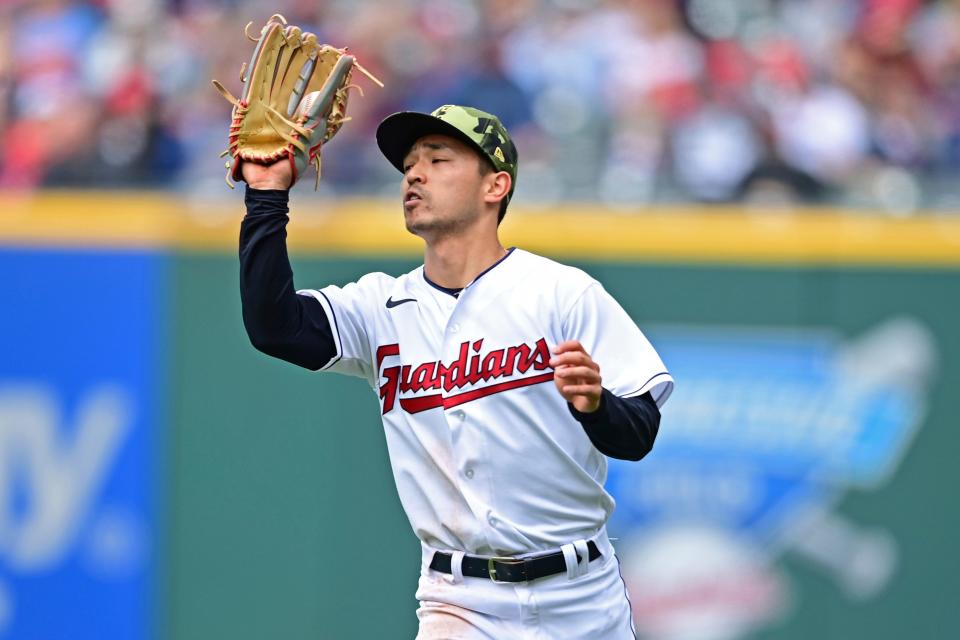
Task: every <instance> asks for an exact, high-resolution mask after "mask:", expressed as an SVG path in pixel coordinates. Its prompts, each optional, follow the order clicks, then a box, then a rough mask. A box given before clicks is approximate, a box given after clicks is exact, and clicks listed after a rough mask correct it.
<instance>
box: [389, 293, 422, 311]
mask: <svg viewBox="0 0 960 640" xmlns="http://www.w3.org/2000/svg"><path fill="white" fill-rule="evenodd" d="M416 301H417V300H416V298H404V299H403V300H394V299H393V296H390V297H389V298H387V309H393V308H394V307H397V306H400V305H401V304H403V303H404V302H416Z"/></svg>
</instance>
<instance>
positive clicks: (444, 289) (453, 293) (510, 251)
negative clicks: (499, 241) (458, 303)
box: [423, 247, 516, 298]
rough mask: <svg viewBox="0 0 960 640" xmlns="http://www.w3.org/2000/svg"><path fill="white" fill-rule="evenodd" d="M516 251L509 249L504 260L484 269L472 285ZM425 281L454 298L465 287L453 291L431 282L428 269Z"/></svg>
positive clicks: (471, 282)
mask: <svg viewBox="0 0 960 640" xmlns="http://www.w3.org/2000/svg"><path fill="white" fill-rule="evenodd" d="M514 249H516V247H510V248H509V249H507V253H506V254H504V256H503V257H502V258H500V259H499V260H497V261H496V262H494V263H493V264H492V265H490V266H489V267H487V268H486V269H484V270H483V271H481V272H480V275H478V276H477V277H476V278H474V279H473V280H472V281H470V284H473V283H474V282H476V281H477V280H479V279H480V278H482V277H483V276H485V275H487V274H488V273H490V271H492V270H493V268H494V267H496V266H497V265H499V264H500V263H501V262H503V261H504V260H506V259H507V258H509V257H510V254H511V253H513V250H514ZM423 279H424V280H426V281H427V284H428V285H430V286H431V287H433V288H434V289H437V290H438V291H442V292H443V293H445V294H447V295H449V296H453V297H454V298H456V297H457V296H459V295H460V292H461V291H463V287H460V288H459V289H452V288H450V287H441V286H440V285H439V284H437V283H436V282H434V281H433V280H431V279H430V278H428V277H427V270H426V269H424V270H423ZM468 286H469V285H468Z"/></svg>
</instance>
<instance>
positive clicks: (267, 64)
mask: <svg viewBox="0 0 960 640" xmlns="http://www.w3.org/2000/svg"><path fill="white" fill-rule="evenodd" d="M250 24H252V23H250ZM250 24H248V25H247V29H249V27H250ZM247 37H248V38H249V39H251V40H253V41H254V42H256V43H257V46H256V48H255V49H254V50H253V57H252V58H251V59H250V64H249V66H248V65H247V64H246V63H245V64H244V65H243V66H242V67H241V69H240V81H241V82H243V93H242V94H241V97H240V98H239V99H238V98H236V97H234V96H233V94H231V93H230V92H229V91H228V90H227V89H226V88H225V87H224V86H223V85H222V84H220V83H219V82H218V81H216V80H214V81H213V84H214V86H215V87H216V88H217V90H218V91H219V92H220V93H221V94H222V95H223V97H225V98H226V99H227V100H229V101H230V103H231V104H232V105H233V122H232V123H231V124H230V146H229V147H228V148H227V149H226V150H225V151H224V152H223V153H222V154H221V156H220V157H224V156H227V155H229V156H230V157H231V159H230V160H229V161H227V163H226V168H227V178H226V179H227V184H228V185H229V186H230V188H233V183H232V182H231V178H232V179H233V180H238V181H239V180H242V179H243V177H242V174H241V171H240V165H241V164H242V163H243V162H255V163H258V164H272V163H274V162H276V161H278V160H282V159H284V158H286V159H287V160H288V161H289V162H290V168H291V169H292V170H293V182H294V183H295V182H296V181H297V180H298V179H299V178H300V176H301V175H303V172H304V170H306V168H307V166H309V165H313V166H314V167H315V168H316V170H317V185H319V183H320V146H321V145H322V144H323V143H324V142H326V141H327V140H329V139H330V138H332V137H333V136H334V135H336V133H337V132H338V131H339V130H340V127H341V126H342V125H343V123H344V122H346V121H347V120H349V118H348V117H347V115H346V112H347V97H348V93H349V90H350V89H351V88H357V87H356V85H351V84H350V78H351V75H352V73H353V69H354V68H357V69H359V70H360V71H361V72H362V73H364V74H365V75H367V76H368V77H369V78H370V79H371V80H373V81H374V82H375V83H377V84H378V85H380V86H381V87H382V86H383V84H382V83H381V82H380V81H379V80H377V79H376V78H374V77H373V76H372V75H370V74H369V73H368V72H367V71H366V70H365V69H363V68H362V67H361V66H360V65H358V64H357V63H356V60H355V59H354V58H353V56H350V55H347V53H346V49H337V48H334V47H332V46H330V45H326V44H319V43H318V42H317V36H316V35H314V34H312V33H309V32H303V31H302V30H301V29H300V27H297V26H293V25H288V24H287V21H286V19H285V18H284V17H283V16H281V15H279V14H274V15H273V16H271V17H270V19H269V20H267V24H266V25H264V27H263V29H261V31H260V37H259V38H254V37H253V36H251V35H250V34H249V33H247ZM245 72H246V73H245Z"/></svg>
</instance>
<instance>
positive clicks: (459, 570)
mask: <svg viewBox="0 0 960 640" xmlns="http://www.w3.org/2000/svg"><path fill="white" fill-rule="evenodd" d="M464 555H465V554H464V553H463V551H454V552H453V553H451V554H450V573H451V574H453V576H452V577H453V580H451V582H452V583H453V584H460V583H461V582H463V556H464Z"/></svg>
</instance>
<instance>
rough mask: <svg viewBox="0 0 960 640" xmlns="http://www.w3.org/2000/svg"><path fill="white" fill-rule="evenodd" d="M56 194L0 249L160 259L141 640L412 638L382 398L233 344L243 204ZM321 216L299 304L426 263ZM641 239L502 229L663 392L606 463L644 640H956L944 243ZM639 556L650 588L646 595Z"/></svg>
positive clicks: (356, 384)
mask: <svg viewBox="0 0 960 640" xmlns="http://www.w3.org/2000/svg"><path fill="white" fill-rule="evenodd" d="M53 198H54V199H53V200H50V201H48V202H46V203H40V204H37V203H35V202H34V203H26V204H24V203H17V204H16V207H19V208H14V207H13V205H10V206H11V208H9V209H8V210H9V211H19V212H20V213H18V214H15V215H11V216H9V217H8V218H7V219H6V221H0V254H4V253H5V254H9V255H13V256H14V257H16V256H19V254H21V253H27V254H38V253H39V254H42V253H43V252H45V251H51V250H54V249H55V250H57V251H64V250H69V251H76V252H79V254H80V255H81V256H82V255H90V256H99V257H103V256H107V257H109V256H111V255H128V254H131V253H134V254H136V253H142V252H146V253H149V254H151V255H160V256H162V257H163V260H164V262H163V265H164V266H163V274H164V276H163V278H162V279H161V280H162V285H158V284H156V283H155V282H151V283H148V284H149V286H150V287H151V288H152V290H154V289H155V293H156V296H157V297H158V299H160V300H162V302H163V304H162V308H163V309H164V311H163V314H162V315H163V320H162V322H163V324H164V325H165V331H163V332H162V333H163V336H164V337H163V348H162V349H160V351H161V352H162V354H163V355H162V358H161V359H162V361H163V362H162V365H156V366H157V367H158V368H159V369H160V370H162V382H158V383H156V384H157V392H158V394H159V395H160V398H161V402H160V405H161V406H160V407H159V408H158V409H157V414H156V415H157V416H159V417H158V418H157V420H158V423H159V424H160V430H161V432H162V434H163V438H162V439H160V440H159V441H158V442H159V444H158V445H157V446H159V447H160V450H159V451H158V455H159V457H160V458H161V459H162V461H163V462H162V464H159V465H158V466H157V468H158V469H160V471H158V474H159V478H158V479H157V482H158V484H159V486H160V487H161V490H162V493H163V499H162V500H161V501H160V504H161V505H162V517H159V518H158V519H157V522H158V523H159V524H158V525H157V526H158V527H159V528H160V529H159V530H158V531H157V535H156V540H157V544H156V558H157V566H158V569H157V571H156V577H155V580H156V582H157V589H156V591H155V593H156V595H155V599H154V600H153V603H152V606H153V607H154V608H155V611H156V615H155V618H156V619H157V620H158V622H156V623H155V626H154V627H153V628H154V629H155V634H154V635H156V636H158V637H163V638H172V639H194V638H231V639H245V638H250V639H254V638H320V639H327V638H329V639H341V638H343V639H350V638H358V639H368V638H369V639H373V638H412V637H413V636H414V635H415V630H416V616H415V607H416V602H415V599H414V591H415V589H416V580H417V574H418V570H419V566H418V565H419V544H418V542H417V540H416V539H415V537H414V536H413V534H412V532H411V531H410V528H409V526H408V523H407V521H406V518H405V516H404V514H403V512H402V510H401V508H400V504H399V500H398V498H397V495H396V490H395V488H394V486H393V481H392V477H391V473H390V468H389V463H388V460H387V455H386V447H385V442H384V437H383V433H382V428H381V426H380V422H379V410H378V405H377V401H376V397H375V396H374V395H373V393H372V392H371V390H370V389H369V388H368V387H367V386H366V385H365V383H364V382H362V381H361V380H359V379H351V378H344V377H340V376H335V375H332V374H317V373H311V372H308V371H305V370H300V369H298V368H296V367H294V366H292V365H287V364H285V363H282V362H279V361H275V360H271V359H269V358H267V357H265V356H263V355H261V354H259V353H258V352H256V351H255V350H254V349H253V348H252V347H250V345H249V343H248V342H247V339H246V336H245V333H244V330H243V326H242V322H241V317H240V300H239V292H238V262H237V258H236V255H235V252H234V251H233V246H234V243H235V238H236V235H235V234H236V228H237V225H236V221H237V218H236V216H237V211H236V207H235V206H233V205H229V206H226V207H221V209H217V208H216V207H214V208H213V209H214V211H213V212H212V213H210V214H209V217H207V218H202V217H197V216H196V215H193V214H187V213H185V214H183V215H179V214H170V212H169V211H164V209H166V208H169V207H170V206H171V201H170V200H169V199H166V198H164V197H160V196H156V197H155V196H143V195H137V196H135V197H133V198H134V200H133V201H128V202H127V205H126V206H127V207H128V208H126V209H125V211H124V214H123V215H118V214H117V213H116V212H115V214H114V215H113V216H112V217H111V216H109V215H106V214H103V213H102V211H104V209H105V206H104V203H106V204H107V205H109V206H107V207H106V209H111V208H113V207H114V206H116V202H117V201H115V200H113V199H111V198H110V197H106V196H104V198H106V200H103V199H101V200H99V201H97V202H98V203H99V204H89V210H90V211H91V212H101V213H91V216H92V217H91V218H90V219H88V220H87V224H86V225H79V224H76V222H75V221H73V220H70V221H67V222H63V220H64V218H63V214H62V212H61V209H60V208H61V206H62V202H61V201H59V200H57V199H56V197H55V196H54V197H53ZM83 206H87V205H81V208H82V207H83ZM324 206H327V205H317V209H318V210H319V213H311V217H309V218H307V217H305V218H304V219H303V220H298V221H297V222H296V223H295V224H293V225H292V228H291V232H290V233H291V244H292V246H293V247H294V248H295V251H294V268H295V273H296V284H297V286H298V287H319V286H323V285H325V284H328V283H334V284H343V283H346V282H349V281H351V280H354V279H356V278H358V277H359V276H360V275H362V274H364V273H367V272H369V271H371V270H377V271H385V272H387V273H393V274H399V273H402V272H404V271H406V270H409V269H410V268H413V267H414V266H416V265H417V264H418V259H417V255H416V252H417V246H416V244H415V243H411V242H410V241H409V240H407V239H406V238H404V237H403V235H402V233H400V234H398V233H397V231H396V229H394V228H392V227H390V226H389V225H390V224H395V221H393V222H392V223H391V222H390V221H391V220H392V218H391V217H390V216H391V215H392V214H389V213H388V212H387V210H386V209H383V211H381V210H380V209H377V207H381V208H382V207H383V205H379V204H377V205H375V206H374V205H368V204H366V203H364V204H362V205H356V206H357V207H358V208H357V209H356V210H351V209H349V206H348V207H347V211H348V213H350V214H351V215H354V219H352V220H351V219H350V218H349V215H347V217H343V216H345V215H346V214H344V212H343V211H341V212H339V213H337V214H333V213H329V214H328V213H324ZM351 206H352V205H351ZM129 207H132V210H133V211H135V212H138V213H136V215H131V214H130V211H131V209H130V208H129ZM371 210H374V214H370V213H369V212H370V211H371ZM587 214H589V215H593V218H588V217H587ZM713 214H716V215H715V217H711V216H713ZM368 215H372V216H373V217H372V218H363V216H368ZM651 215H652V216H653V217H652V218H651V219H650V220H649V224H647V225H645V224H644V222H643V219H642V218H628V217H626V216H625V215H624V214H623V213H620V212H599V213H597V212H592V211H590V210H575V209H571V210H566V209H565V210H558V211H552V212H544V211H530V212H528V213H525V212H521V213H518V214H516V218H517V220H516V221H515V222H514V223H513V226H505V235H506V236H507V238H508V240H509V244H517V245H519V246H522V247H529V248H532V249H535V250H537V251H538V252H540V253H544V254H546V255H549V256H554V257H557V258H560V259H563V260H564V261H566V262H569V263H572V264H575V265H577V266H580V267H582V268H584V269H585V270H587V271H588V272H589V273H591V274H592V275H593V276H594V277H596V278H597V279H598V280H600V281H601V282H602V283H603V284H604V286H605V287H606V288H607V289H608V290H609V291H610V292H611V293H612V294H613V295H614V296H615V297H616V298H617V299H618V300H619V301H620V302H621V303H622V304H623V306H624V307H625V308H626V310H627V311H628V312H629V313H630V314H631V316H632V317H633V318H634V319H635V320H636V322H637V323H638V324H639V325H640V326H641V328H643V329H644V330H645V332H647V333H648V335H649V336H650V338H651V340H652V341H653V342H654V344H655V346H657V348H658V349H660V350H661V354H662V355H663V357H664V360H665V361H666V364H667V366H668V367H669V368H671V370H673V372H674V373H675V376H676V378H677V389H676V393H675V395H674V396H673V398H672V399H671V400H670V402H669V403H668V405H667V406H666V408H665V409H664V415H663V422H662V428H661V434H660V436H659V438H658V442H657V445H656V447H655V449H654V452H653V453H652V454H651V455H650V456H648V458H647V459H645V460H643V461H641V462H639V463H630V464H625V463H615V464H612V465H611V485H610V488H611V491H613V492H614V494H615V496H616V497H617V500H618V511H617V514H616V515H615V517H614V519H613V520H612V521H611V523H610V532H611V535H613V536H615V537H617V538H618V539H619V540H618V542H617V548H618V555H620V556H621V560H622V564H623V571H624V577H625V580H626V581H627V582H628V584H629V586H630V589H631V594H633V595H634V596H635V597H634V598H633V600H634V612H635V617H636V619H637V625H638V629H639V630H640V632H641V635H642V636H643V637H651V638H668V639H669V638H674V637H676V638H681V637H701V638H713V637H715V638H718V639H719V638H763V639H784V640H787V639H797V640H799V639H805V640H806V639H809V638H826V639H837V640H841V639H842V640H847V639H851V638H854V639H855V638H871V639H879V638H890V639H894V638H896V639H900V638H904V637H913V638H947V637H953V636H954V635H955V634H956V633H957V632H958V631H957V629H958V628H960V625H958V622H957V620H956V615H957V614H956V611H957V608H958V605H960V577H958V576H960V554H958V553H957V552H956V548H955V547H956V540H957V539H958V538H960V501H958V500H957V499H956V497H955V496H954V488H955V487H957V486H960V465H957V463H956V460H955V459H956V456H957V453H958V452H960V432H958V430H957V429H956V425H957V415H958V413H960V337H958V334H957V327H958V326H960V244H958V242H957V238H958V237H960V233H958V232H960V224H958V223H957V222H956V221H953V220H946V221H944V220H942V219H936V218H921V219H918V220H913V221H883V220H877V219H869V218H865V217H857V218H851V217H849V216H846V215H843V214H842V213H840V212H827V213H824V212H812V213H811V214H810V216H809V217H808V218H806V219H804V218H803V214H802V213H798V214H795V215H793V216H776V217H773V218H768V219H765V220H764V219H762V218H757V217H756V216H754V215H753V214H740V213H738V212H736V211H730V210H721V211H717V212H712V211H710V210H677V211H674V212H667V213H666V214H664V213H662V212H661V213H657V214H651ZM98 216H100V217H98ZM164 216H167V218H165V217H164ZM231 216H233V217H232V218H231ZM551 216H552V218H553V220H554V223H553V224H552V225H550V227H549V228H547V227H546V226H545V221H549V220H550V219H551ZM168 218H169V219H168ZM91 220H92V221H91ZM110 220H114V221H115V222H116V224H115V226H114V227H112V228H110V224H109V223H110ZM584 220H591V221H592V222H591V224H589V225H584ZM350 225H357V226H350ZM345 226H346V228H348V229H352V230H353V231H352V235H351V234H350V233H344V232H343V228H344V227H345ZM108 228H110V231H107V230H106V229H108ZM364 228H366V229H367V231H366V232H364V231H363V229H364ZM65 229H66V230H65ZM298 229H299V230H301V232H302V234H301V237H300V238H299V239H297V238H296V233H297V231H298ZM577 229H579V231H577ZM617 229H619V230H620V232H619V233H616V230H617ZM98 230H99V231H101V232H102V233H101V234H100V235H99V236H98V235H97V232H98ZM570 233H574V234H577V233H578V234H579V235H575V236H574V237H573V238H572V239H571V237H569V234H570ZM705 234H706V235H705ZM845 234H846V235H845ZM844 238H846V239H844ZM551 241H553V242H555V243H556V244H555V246H556V247H557V249H556V251H551V248H550V246H549V242H551ZM52 248H53V249H52ZM847 248H849V251H847V250H846V249H847ZM15 254H16V255H15ZM18 259H19V258H18ZM4 264H13V263H8V262H5V263H4ZM77 286H81V285H80V284H78V285H77ZM87 286H90V287H96V286H97V283H96V282H89V283H87ZM507 311H508V310H505V312H507ZM89 313H94V314H95V313H96V310H95V309H94V310H90V311H89ZM600 364H601V367H602V364H603V363H600ZM151 366H154V365H151ZM2 381H3V371H0V382H2ZM0 427H2V425H0ZM0 480H2V478H0ZM657 558H659V559H662V558H670V562H669V563H668V573H669V575H670V576H672V579H671V580H662V579H659V580H655V579H654V578H653V576H655V575H656V574H655V572H654V569H653V568H652V567H653V565H654V564H655V563H654V559H657ZM668 582H669V584H667V583H668ZM684 634H686V635H684ZM148 635H150V634H148ZM0 637H3V636H2V635H0Z"/></svg>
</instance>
